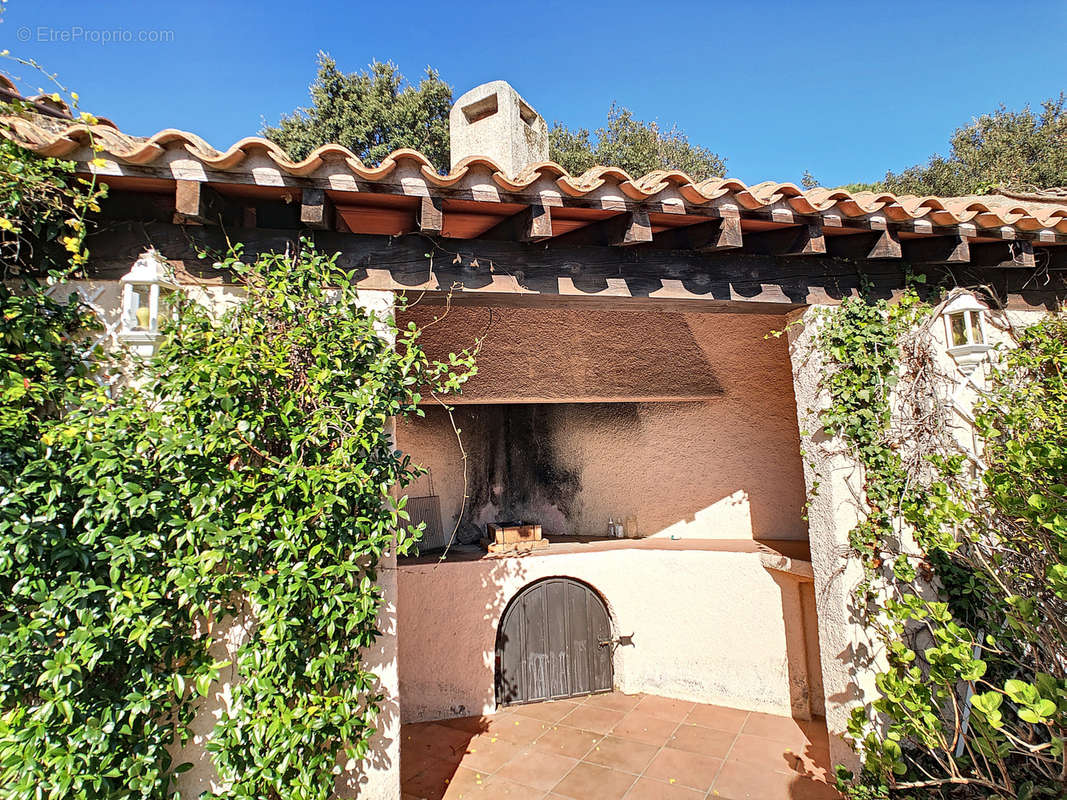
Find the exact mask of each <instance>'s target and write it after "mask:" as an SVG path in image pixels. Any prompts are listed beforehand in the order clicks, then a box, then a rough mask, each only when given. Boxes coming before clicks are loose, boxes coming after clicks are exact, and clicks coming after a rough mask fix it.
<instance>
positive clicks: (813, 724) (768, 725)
mask: <svg viewBox="0 0 1067 800" xmlns="http://www.w3.org/2000/svg"><path fill="white" fill-rule="evenodd" d="M741 732H742V733H750V734H752V735H753V736H762V737H763V738H765V739H774V740H775V741H778V742H782V743H784V744H786V745H788V746H789V747H791V748H792V749H793V750H803V749H804V748H805V747H806V746H807V745H808V744H814V745H815V746H816V747H822V746H828V745H827V744H826V723H824V722H823V721H822V720H821V719H820V720H812V721H806V720H799V719H791V718H789V717H779V716H776V715H774V714H761V713H758V712H756V711H753V712H752V713H751V714H749V715H748V719H747V720H745V724H744V726H743V727H742V728H741Z"/></svg>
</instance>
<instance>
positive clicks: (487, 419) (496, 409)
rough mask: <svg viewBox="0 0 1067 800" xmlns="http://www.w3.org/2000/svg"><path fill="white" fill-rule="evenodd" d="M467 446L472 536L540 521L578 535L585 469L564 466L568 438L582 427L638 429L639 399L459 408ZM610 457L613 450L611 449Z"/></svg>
mask: <svg viewBox="0 0 1067 800" xmlns="http://www.w3.org/2000/svg"><path fill="white" fill-rule="evenodd" d="M456 414H457V416H458V417H460V418H461V419H462V427H463V437H464V440H465V441H466V442H467V447H468V461H467V463H468V473H469V474H468V480H469V487H468V492H469V496H470V499H469V502H468V504H467V511H466V513H465V514H464V519H463V524H462V530H463V533H464V536H463V538H464V539H465V540H474V539H476V538H478V537H480V536H482V535H484V531H485V524H486V523H487V522H516V521H521V522H531V523H539V524H540V525H541V526H542V527H543V529H544V532H545V535H560V534H568V533H574V532H575V531H574V530H573V520H575V519H576V518H577V517H578V516H579V515H580V513H579V512H580V504H581V491H582V470H581V466H580V464H579V465H575V464H573V463H565V461H564V459H563V452H562V450H563V448H561V444H562V441H561V440H562V439H563V438H564V437H566V436H567V430H568V428H571V429H573V428H574V427H575V426H579V427H586V426H590V425H611V426H613V427H616V428H618V427H623V428H626V427H629V428H631V429H632V428H634V427H636V425H637V423H638V412H637V405H636V404H634V403H552V404H514V405H510V404H508V405H477V406H466V407H461V408H459V409H457V411H456ZM605 455H607V454H605Z"/></svg>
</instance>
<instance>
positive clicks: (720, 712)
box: [685, 703, 748, 733]
mask: <svg viewBox="0 0 1067 800" xmlns="http://www.w3.org/2000/svg"><path fill="white" fill-rule="evenodd" d="M746 719H748V712H747V711H742V710H741V709H738V708H726V707H725V706H707V705H702V704H701V703H697V704H696V705H695V706H693V710H692V711H690V712H689V716H688V717H686V718H685V721H686V722H687V723H688V724H690V725H702V726H703V727H705V728H715V729H716V730H720V731H729V732H730V733H737V732H738V731H739V730H741V726H742V725H744V724H745V720H746Z"/></svg>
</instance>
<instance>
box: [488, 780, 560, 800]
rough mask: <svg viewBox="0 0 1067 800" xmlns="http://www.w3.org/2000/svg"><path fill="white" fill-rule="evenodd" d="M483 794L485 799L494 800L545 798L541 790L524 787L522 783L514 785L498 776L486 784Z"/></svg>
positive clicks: (537, 799) (538, 799)
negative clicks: (490, 799) (500, 799)
mask: <svg viewBox="0 0 1067 800" xmlns="http://www.w3.org/2000/svg"><path fill="white" fill-rule="evenodd" d="M482 793H483V794H484V796H485V797H487V798H492V800H497V798H507V800H541V798H543V797H544V796H545V793H544V791H542V790H541V789H534V788H532V787H530V786H523V785H522V784H520V783H514V782H512V781H509V780H505V779H503V778H501V777H499V776H496V775H494V776H493V777H492V778H490V779H489V780H487V781H486V782H485V788H484V789H482Z"/></svg>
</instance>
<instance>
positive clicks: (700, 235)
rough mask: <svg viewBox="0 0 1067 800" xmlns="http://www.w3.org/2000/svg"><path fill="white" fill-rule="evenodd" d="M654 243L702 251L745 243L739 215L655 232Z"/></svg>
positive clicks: (730, 247)
mask: <svg viewBox="0 0 1067 800" xmlns="http://www.w3.org/2000/svg"><path fill="white" fill-rule="evenodd" d="M652 244H653V245H654V246H655V247H660V248H664V249H667V250H696V251H698V252H701V253H716V252H719V251H721V250H736V249H738V248H739V247H742V246H743V245H744V240H743V238H742V236H741V220H740V219H739V218H738V217H722V218H720V219H709V220H708V221H707V222H698V223H696V224H695V225H685V226H682V227H679V228H669V229H668V230H665V231H660V232H659V233H657V234H655V235H654V236H653V238H652Z"/></svg>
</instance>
